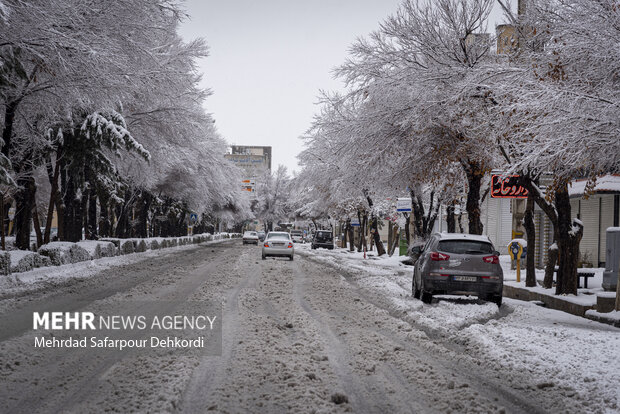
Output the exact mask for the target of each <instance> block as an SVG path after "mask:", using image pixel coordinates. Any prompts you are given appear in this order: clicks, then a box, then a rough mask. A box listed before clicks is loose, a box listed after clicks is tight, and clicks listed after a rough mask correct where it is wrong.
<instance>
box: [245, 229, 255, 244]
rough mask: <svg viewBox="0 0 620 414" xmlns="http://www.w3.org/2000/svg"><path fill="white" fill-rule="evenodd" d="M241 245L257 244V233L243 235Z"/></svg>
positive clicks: (251, 232)
mask: <svg viewBox="0 0 620 414" xmlns="http://www.w3.org/2000/svg"><path fill="white" fill-rule="evenodd" d="M243 244H258V233H257V232H255V231H246V232H245V233H243Z"/></svg>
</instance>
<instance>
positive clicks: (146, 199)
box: [136, 190, 153, 238]
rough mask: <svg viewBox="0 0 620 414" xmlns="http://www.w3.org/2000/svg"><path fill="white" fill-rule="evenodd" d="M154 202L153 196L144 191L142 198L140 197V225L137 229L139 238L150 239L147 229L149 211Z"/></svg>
mask: <svg viewBox="0 0 620 414" xmlns="http://www.w3.org/2000/svg"><path fill="white" fill-rule="evenodd" d="M152 202H153V196H152V195H151V193H150V192H148V191H146V190H142V196H141V197H140V203H139V207H138V225H137V227H136V234H137V236H138V237H143V238H144V237H148V234H147V227H148V220H149V210H150V208H151V203H152Z"/></svg>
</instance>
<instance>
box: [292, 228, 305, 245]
mask: <svg viewBox="0 0 620 414" xmlns="http://www.w3.org/2000/svg"><path fill="white" fill-rule="evenodd" d="M291 239H293V243H303V242H304V232H303V231H302V230H291Z"/></svg>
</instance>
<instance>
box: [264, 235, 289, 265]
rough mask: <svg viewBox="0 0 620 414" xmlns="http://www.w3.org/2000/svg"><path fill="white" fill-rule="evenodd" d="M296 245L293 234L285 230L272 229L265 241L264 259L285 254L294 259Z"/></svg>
mask: <svg viewBox="0 0 620 414" xmlns="http://www.w3.org/2000/svg"><path fill="white" fill-rule="evenodd" d="M293 254H295V247H293V239H291V235H290V234H288V233H287V232H284V231H270V232H269V233H267V237H266V238H265V241H264V242H263V260H265V259H266V258H267V257H268V256H284V257H288V258H289V260H293Z"/></svg>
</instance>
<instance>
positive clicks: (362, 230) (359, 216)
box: [357, 210, 366, 252]
mask: <svg viewBox="0 0 620 414" xmlns="http://www.w3.org/2000/svg"><path fill="white" fill-rule="evenodd" d="M357 219H358V220H359V222H360V228H359V233H360V239H359V244H358V245H357V251H358V252H363V251H364V247H366V236H365V234H364V233H366V229H365V228H364V226H365V222H364V219H363V218H362V213H361V212H360V211H359V210H357Z"/></svg>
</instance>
